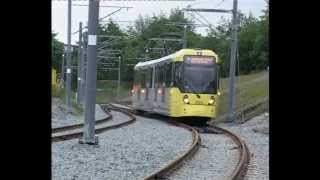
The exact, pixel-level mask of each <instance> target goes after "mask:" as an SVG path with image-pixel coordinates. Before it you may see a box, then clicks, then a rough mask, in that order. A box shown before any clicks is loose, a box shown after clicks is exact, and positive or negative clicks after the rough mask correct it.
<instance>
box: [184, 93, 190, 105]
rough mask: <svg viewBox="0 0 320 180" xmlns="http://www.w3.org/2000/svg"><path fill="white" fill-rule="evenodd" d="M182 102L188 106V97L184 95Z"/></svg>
mask: <svg viewBox="0 0 320 180" xmlns="http://www.w3.org/2000/svg"><path fill="white" fill-rule="evenodd" d="M183 102H184V103H186V104H189V103H190V101H189V98H188V95H184V96H183Z"/></svg>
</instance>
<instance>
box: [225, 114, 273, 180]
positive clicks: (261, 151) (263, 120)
mask: <svg viewBox="0 0 320 180" xmlns="http://www.w3.org/2000/svg"><path fill="white" fill-rule="evenodd" d="M219 126H220V127H222V128H226V129H228V130H230V131H232V132H233V133H235V134H237V135H238V136H240V137H241V138H242V139H243V140H245V142H246V143H247V145H248V147H249V151H250V153H251V154H252V155H253V156H251V158H250V165H249V168H248V172H247V175H246V179H247V180H264V179H266V180H267V179H269V117H268V116H266V115H265V114H262V115H260V116H257V117H255V118H252V119H251V120H249V121H247V122H246V123H244V124H241V125H239V124H238V125H233V124H224V123H220V124H219Z"/></svg>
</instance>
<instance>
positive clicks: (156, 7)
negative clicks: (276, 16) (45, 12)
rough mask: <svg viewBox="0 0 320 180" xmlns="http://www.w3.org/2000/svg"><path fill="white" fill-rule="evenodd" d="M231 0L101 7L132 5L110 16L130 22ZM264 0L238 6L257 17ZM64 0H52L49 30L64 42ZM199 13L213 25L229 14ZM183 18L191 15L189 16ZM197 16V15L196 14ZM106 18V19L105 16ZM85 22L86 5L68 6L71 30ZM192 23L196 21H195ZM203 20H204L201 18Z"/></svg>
mask: <svg viewBox="0 0 320 180" xmlns="http://www.w3.org/2000/svg"><path fill="white" fill-rule="evenodd" d="M232 2H233V0H195V1H182V2H178V1H176V2H174V1H173V2H168V1H156V0H155V1H147V0H145V1H119V0H117V1H112V0H105V1H101V2H100V5H101V6H103V5H104V6H128V7H132V8H130V9H128V10H126V9H122V10H121V11H119V12H117V13H116V14H114V15H112V16H111V18H112V19H113V20H118V21H134V20H136V19H137V18H138V16H139V15H142V16H145V15H149V16H150V17H151V16H153V15H154V14H155V15H158V14H160V12H162V13H164V14H167V15H168V14H169V13H170V10H171V9H174V8H179V9H182V8H185V7H186V6H187V5H192V8H219V9H232ZM72 4H88V0H81V1H80V0H75V1H72ZM265 7H266V2H265V1H264V0H239V1H238V9H239V10H240V11H242V12H243V13H245V14H249V12H251V13H252V14H253V15H254V16H256V17H258V16H260V15H262V12H261V11H262V10H263V9H265ZM67 8H68V7H67V0H64V1H61V0H59V1H57V0H52V30H53V31H54V32H56V33H58V36H57V38H58V39H59V40H60V41H62V42H64V43H66V42H67V13H68V12H67V10H68V9H67ZM117 9H118V8H111V7H108V8H105V7H100V14H99V17H103V16H106V15H107V14H109V13H111V12H113V11H115V10H117ZM200 14H201V16H203V17H205V18H206V20H207V21H208V22H210V23H211V24H212V25H213V26H215V25H216V24H217V22H218V21H219V19H220V18H221V17H222V16H224V17H225V18H231V15H229V14H221V13H205V12H201V13H200ZM186 17H189V18H191V16H190V15H186ZM196 17H197V18H199V19H201V17H200V16H199V15H197V16H196ZM106 20H108V19H106ZM80 21H81V22H83V23H84V24H87V21H88V7H87V6H72V27H71V32H75V31H77V30H78V29H79V22H80ZM195 21H196V23H198V24H200V22H198V21H197V20H195ZM203 22H206V21H205V20H203ZM119 24H120V27H121V28H123V29H125V28H126V27H127V26H130V25H133V24H132V23H127V22H126V23H119ZM196 30H197V32H198V33H201V34H206V28H203V27H200V28H197V29H196ZM77 39H78V34H75V35H72V44H75V42H76V41H77Z"/></svg>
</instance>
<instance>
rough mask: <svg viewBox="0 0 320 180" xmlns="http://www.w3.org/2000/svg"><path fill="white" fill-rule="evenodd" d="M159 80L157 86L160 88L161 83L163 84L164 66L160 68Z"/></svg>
mask: <svg viewBox="0 0 320 180" xmlns="http://www.w3.org/2000/svg"><path fill="white" fill-rule="evenodd" d="M159 77H160V79H159V84H160V86H161V87H162V86H163V82H164V65H161V66H160V75H159Z"/></svg>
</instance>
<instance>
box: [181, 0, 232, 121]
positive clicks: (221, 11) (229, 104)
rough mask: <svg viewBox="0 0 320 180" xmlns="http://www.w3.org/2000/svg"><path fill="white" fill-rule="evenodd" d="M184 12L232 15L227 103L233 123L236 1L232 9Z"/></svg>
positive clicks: (230, 119)
mask: <svg viewBox="0 0 320 180" xmlns="http://www.w3.org/2000/svg"><path fill="white" fill-rule="evenodd" d="M183 10H184V11H194V12H219V13H232V35H231V50H230V54H231V55H230V69H229V77H230V81H229V101H228V107H229V108H228V119H229V121H230V122H233V121H234V118H235V114H234V109H235V93H236V91H235V80H234V79H235V62H236V53H237V49H238V37H237V30H238V20H237V18H238V17H237V15H238V0H233V9H232V10H225V9H191V8H187V9H183Z"/></svg>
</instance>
